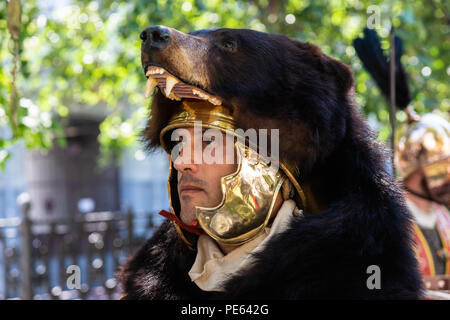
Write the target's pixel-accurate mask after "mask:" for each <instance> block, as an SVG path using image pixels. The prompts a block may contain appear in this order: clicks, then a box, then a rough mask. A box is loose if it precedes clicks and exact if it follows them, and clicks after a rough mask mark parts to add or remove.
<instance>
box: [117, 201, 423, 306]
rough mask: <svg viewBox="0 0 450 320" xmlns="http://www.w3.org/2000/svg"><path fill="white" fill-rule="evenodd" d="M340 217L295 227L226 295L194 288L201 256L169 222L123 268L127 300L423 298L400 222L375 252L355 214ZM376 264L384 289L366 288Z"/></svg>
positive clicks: (327, 215)
mask: <svg viewBox="0 0 450 320" xmlns="http://www.w3.org/2000/svg"><path fill="white" fill-rule="evenodd" d="M340 209H341V210H335V211H332V210H330V211H328V212H321V213H319V214H314V215H305V216H304V217H303V218H301V219H294V220H293V222H292V224H291V226H290V228H289V229H287V230H286V231H285V232H282V233H280V234H278V235H277V236H276V237H275V238H274V239H272V240H271V241H270V242H268V243H267V247H266V249H265V250H264V251H263V252H260V253H258V254H256V256H255V258H256V259H255V262H254V263H253V265H251V266H250V267H248V268H247V269H246V270H241V271H240V272H239V273H238V274H236V275H234V276H233V277H232V278H231V279H230V280H229V281H228V282H226V283H225V284H224V288H225V290H226V292H206V291H202V290H201V289H200V288H198V287H197V285H196V284H195V283H194V282H192V281H191V279H190V278H189V275H188V271H189V270H190V268H191V267H192V265H193V263H194V260H195V257H196V251H192V250H190V249H188V248H187V246H186V244H185V243H184V242H182V241H181V240H180V237H179V235H178V233H177V231H176V229H175V227H174V226H173V225H172V223H171V222H170V221H168V220H167V221H165V222H164V223H163V224H162V225H161V226H160V228H159V229H158V230H157V231H156V232H155V234H154V235H153V237H152V238H151V239H149V240H148V241H147V243H145V245H144V246H142V247H141V248H140V250H138V251H137V252H136V253H135V254H134V255H133V256H131V257H130V258H129V259H128V261H127V262H126V263H125V264H124V265H123V266H122V268H121V270H120V272H119V275H118V276H119V279H120V281H121V284H122V287H123V289H124V292H125V293H126V296H125V299H158V300H168V299H183V300H184V299H417V298H420V296H421V290H420V288H421V285H420V278H419V276H418V272H417V270H416V269H415V266H416V264H415V261H414V260H413V256H412V255H410V254H409V251H408V250H405V248H404V239H402V237H404V236H405V234H404V232H396V231H395V230H396V229H397V228H396V227H398V226H396V224H398V223H399V219H393V221H392V222H391V224H388V225H387V230H386V233H388V234H390V240H389V241H387V242H385V243H384V245H379V244H378V245H377V244H376V242H374V240H375V239H370V235H369V240H368V239H367V238H366V237H365V236H364V233H360V232H359V230H357V229H355V230H354V231H352V230H351V229H352V228H351V227H352V226H354V225H355V224H356V225H357V224H358V222H356V221H358V218H357V216H358V215H359V214H360V212H359V210H358V208H345V207H341V208H340ZM342 210H345V211H347V214H345V215H343V214H342ZM390 226H391V227H390ZM364 227H365V228H367V227H368V226H367V225H366V226H364ZM397 230H398V229H397ZM366 235H367V234H366ZM406 236H407V235H406ZM359 237H362V238H359ZM402 247H403V248H402ZM373 264H375V265H377V266H379V267H380V271H381V289H372V290H370V289H368V287H367V281H368V279H369V277H370V276H371V272H368V271H367V268H368V266H370V265H373Z"/></svg>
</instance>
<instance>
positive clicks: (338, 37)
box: [0, 0, 450, 166]
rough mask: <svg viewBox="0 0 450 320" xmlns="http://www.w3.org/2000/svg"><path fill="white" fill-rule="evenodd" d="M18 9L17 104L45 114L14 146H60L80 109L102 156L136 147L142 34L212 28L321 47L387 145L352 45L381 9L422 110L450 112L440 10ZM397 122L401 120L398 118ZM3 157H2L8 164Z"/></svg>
mask: <svg viewBox="0 0 450 320" xmlns="http://www.w3.org/2000/svg"><path fill="white" fill-rule="evenodd" d="M7 3H8V2H7V1H2V2H0V63H1V64H0V68H1V69H2V72H0V128H3V129H4V128H5V127H9V126H10V122H9V120H8V118H7V113H6V112H7V110H8V99H7V97H8V95H9V92H10V84H9V83H10V81H11V75H10V71H11V68H12V58H11V54H10V52H9V51H8V41H9V34H8V33H7V22H6V11H7V10H6V6H7ZM55 3H56V2H55ZM21 4H22V13H23V14H22V25H21V31H22V32H21V34H20V37H19V41H20V69H19V77H18V90H19V93H20V97H21V98H24V99H28V100H30V101H32V103H33V104H34V105H35V106H36V107H37V109H39V112H37V113H36V114H35V115H34V118H32V119H31V120H30V118H27V117H30V114H29V109H28V108H25V107H23V106H19V109H18V116H19V117H21V119H20V121H19V122H18V123H19V125H18V134H19V136H18V138H20V139H23V140H25V143H26V145H27V146H28V147H50V146H51V143H52V139H57V141H59V142H60V143H62V141H63V140H62V137H63V134H62V131H61V126H62V124H63V121H64V120H65V119H67V118H69V117H70V116H71V113H74V111H75V107H74V106H76V111H77V112H79V111H80V110H81V109H83V111H84V112H85V113H93V114H98V113H99V114H101V115H102V116H104V117H106V118H105V121H104V122H103V124H102V125H101V127H100V130H101V135H100V137H99V140H100V142H101V144H102V150H103V152H104V154H112V153H114V152H116V151H117V150H120V149H121V148H122V147H123V146H127V145H130V144H132V143H134V142H135V141H136V140H137V138H138V137H139V132H140V131H141V130H142V128H143V127H144V124H145V119H146V118H147V117H148V105H149V102H150V101H149V100H145V99H144V88H145V82H146V79H145V76H144V75H143V72H142V68H141V66H140V40H139V33H140V32H141V31H142V30H143V29H144V28H145V27H147V26H149V25H156V24H162V25H167V26H171V27H174V28H177V29H179V30H181V31H184V32H189V31H191V30H194V29H203V28H214V27H229V28H252V29H255V30H259V31H266V32H270V33H283V34H286V35H288V36H290V37H292V38H295V39H298V40H302V41H310V42H313V43H316V44H318V45H319V46H320V47H321V48H322V49H323V51H324V52H325V53H327V54H330V55H331V56H333V57H336V58H338V59H340V60H342V61H343V62H345V63H347V64H348V65H350V66H351V68H352V70H353V71H354V73H355V81H356V100H357V102H358V103H359V104H360V105H361V110H362V111H363V112H364V113H365V114H366V116H368V118H369V119H370V121H369V122H370V123H371V124H372V125H373V127H374V128H375V129H377V130H379V138H380V139H381V140H385V139H387V138H388V137H389V134H390V129H389V116H388V113H387V112H388V111H387V110H388V105H387V102H386V101H385V100H384V98H383V97H382V96H381V94H380V91H379V90H378V88H377V87H376V86H375V84H374V82H373V81H372V79H371V78H370V76H369V75H368V74H367V72H366V71H365V70H364V69H363V68H362V66H361V62H360V61H359V59H358V58H357V56H356V55H355V51H354V49H353V47H352V46H351V44H352V40H353V39H354V38H355V37H356V36H358V35H359V34H360V32H361V31H362V29H363V28H364V27H365V25H366V23H367V19H368V15H369V13H368V12H367V8H368V7H369V6H371V5H375V6H377V8H379V10H380V14H381V16H380V26H379V28H378V29H377V32H378V33H379V34H380V36H381V37H382V38H383V41H382V45H383V48H384V49H386V50H387V49H388V48H389V43H388V41H387V36H388V33H389V29H390V26H391V21H392V22H393V24H394V26H395V27H396V30H397V34H398V35H399V36H400V37H401V38H402V39H403V42H404V51H405V53H404V57H403V59H402V63H403V64H404V66H405V69H406V71H407V73H408V75H409V79H410V88H411V92H412V96H413V97H414V100H413V102H412V104H413V105H414V107H415V108H416V110H417V111H418V112H421V113H422V112H428V111H430V110H433V109H436V108H440V109H441V110H442V111H443V112H449V109H450V102H449V101H450V100H449V98H448V97H449V93H450V89H449V86H448V78H449V76H450V65H449V61H450V42H449V41H448V37H449V32H450V26H449V25H448V22H447V21H446V16H445V12H446V10H447V9H446V8H445V7H444V1H437V0H434V1H430V2H429V3H428V4H427V5H423V3H422V2H421V1H417V0H414V1H397V2H388V1H381V0H370V1H369V0H348V1H343V0H333V1H329V0H314V1H312V0H289V1H270V0H255V1H238V0H230V1H216V0H207V1H206V0H204V1H194V0H153V1H137V0H133V1H125V0H103V1H82V0H74V1H71V2H70V5H68V6H56V9H54V10H47V11H45V10H41V9H40V8H38V7H37V1H36V0H29V1H21ZM292 22H293V23H292ZM99 110H101V111H99ZM49 116H50V117H49ZM397 119H398V121H401V119H403V118H402V115H401V113H400V115H398V116H397ZM130 128H131V131H130ZM3 131H5V130H3ZM6 131H7V130H6ZM2 139H3V140H2ZM9 140H11V136H10V135H5V136H0V149H1V150H6V149H7V147H8V144H10V143H11V141H9ZM6 158H7V156H5V153H3V157H2V159H3V162H4V161H5V159H6ZM0 166H1V161H0Z"/></svg>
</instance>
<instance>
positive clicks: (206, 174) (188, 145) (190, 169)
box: [173, 127, 238, 224]
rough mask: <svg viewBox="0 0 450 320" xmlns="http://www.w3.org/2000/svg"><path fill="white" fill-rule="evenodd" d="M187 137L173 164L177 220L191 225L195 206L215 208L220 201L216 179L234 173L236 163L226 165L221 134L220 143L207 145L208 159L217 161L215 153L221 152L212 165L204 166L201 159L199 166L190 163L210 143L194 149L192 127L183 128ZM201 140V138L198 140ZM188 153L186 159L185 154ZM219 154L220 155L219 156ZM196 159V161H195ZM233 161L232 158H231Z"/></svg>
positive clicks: (220, 191) (218, 183) (224, 147)
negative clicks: (176, 184)
mask: <svg viewBox="0 0 450 320" xmlns="http://www.w3.org/2000/svg"><path fill="white" fill-rule="evenodd" d="M186 130H187V132H188V133H189V135H190V138H189V139H185V140H184V144H183V146H182V148H181V149H180V154H179V156H178V157H177V158H176V159H175V161H174V164H173V165H174V168H175V169H176V170H177V171H178V173H177V178H178V197H179V199H180V206H181V212H180V217H181V220H182V221H183V222H184V223H186V224H191V222H192V221H194V220H195V219H196V217H195V206H201V207H215V206H217V205H218V204H219V203H220V202H221V201H222V190H221V186H220V178H222V177H223V176H226V175H229V174H231V173H233V172H235V171H236V170H237V166H238V165H237V163H236V161H233V163H231V164H230V163H226V162H227V161H226V159H225V157H226V151H227V150H226V149H227V148H226V143H225V141H226V138H225V134H222V135H223V136H222V138H223V139H222V141H223V143H221V144H216V145H214V146H213V147H212V146H210V147H209V148H210V149H209V150H211V153H210V154H211V156H212V157H215V159H217V158H218V157H217V155H216V153H215V152H216V151H218V150H222V152H221V155H222V157H220V158H219V159H218V160H219V161H215V163H211V164H208V163H206V162H205V161H204V160H203V161H201V163H199V164H197V163H194V159H195V156H196V152H197V157H199V156H200V155H198V153H199V152H201V153H202V154H203V153H204V150H205V148H207V147H208V145H210V144H211V143H213V144H214V143H216V142H214V141H212V142H206V141H202V147H201V148H194V128H192V127H191V128H186ZM200 141H201V138H200ZM188 150H190V154H189V152H188V154H189V155H190V156H187V157H186V155H185V152H187V151H188ZM219 154H220V153H219ZM197 159H198V158H197ZM235 160H236V156H235Z"/></svg>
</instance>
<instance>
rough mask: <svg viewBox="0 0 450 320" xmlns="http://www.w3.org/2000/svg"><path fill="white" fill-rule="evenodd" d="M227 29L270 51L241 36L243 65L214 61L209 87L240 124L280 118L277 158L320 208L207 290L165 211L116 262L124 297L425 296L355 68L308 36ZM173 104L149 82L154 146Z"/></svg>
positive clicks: (274, 122)
mask: <svg viewBox="0 0 450 320" xmlns="http://www.w3.org/2000/svg"><path fill="white" fill-rule="evenodd" d="M225 31H226V30H225ZM228 31H229V30H228ZM204 32H205V33H208V32H207V31H204ZM212 32H213V31H210V32H209V33H212ZM234 32H238V33H239V36H240V39H241V40H242V41H244V42H248V44H251V46H250V47H252V46H253V47H255V46H256V47H261V48H266V49H267V52H270V53H271V54H270V55H267V54H260V55H255V54H251V53H249V54H247V55H245V53H246V52H245V47H244V49H243V50H244V51H243V52H241V55H240V57H241V60H239V66H240V69H239V72H235V71H234V70H236V69H232V68H221V67H220V66H223V64H220V65H215V67H214V68H211V70H212V71H211V72H213V73H212V74H211V75H210V78H211V79H212V78H213V80H214V85H212V87H211V88H208V89H210V90H211V92H212V93H214V94H217V96H219V97H221V98H223V101H225V102H226V103H227V104H229V106H230V107H231V108H233V117H234V118H235V121H236V128H241V129H243V130H244V131H245V130H247V129H249V128H254V129H256V130H258V129H261V128H263V129H267V130H268V131H270V129H273V128H275V129H279V141H281V142H282V143H280V146H279V155H280V159H281V160H283V161H286V162H288V163H290V164H294V165H296V166H297V167H298V168H299V170H300V176H299V177H298V181H299V183H300V185H301V186H302V187H303V189H304V192H305V195H306V199H307V201H308V200H311V199H313V198H314V199H316V201H317V203H318V209H319V210H309V209H308V205H309V203H308V204H307V205H306V209H305V210H304V218H303V219H301V220H298V221H294V222H293V223H292V224H291V225H290V227H289V228H288V229H287V230H285V231H284V232H282V233H280V234H279V235H277V236H276V237H274V238H273V239H271V241H269V243H268V244H267V247H266V249H265V250H264V251H262V252H259V253H258V254H257V255H256V256H255V259H254V260H253V264H252V265H250V266H248V268H247V269H246V270H241V271H240V272H239V273H238V274H235V275H234V276H233V277H232V278H230V279H229V281H228V282H226V283H225V284H224V288H225V292H206V291H202V290H201V289H199V288H198V287H197V285H196V284H195V283H193V282H191V279H190V277H189V275H188V271H189V270H190V268H191V267H192V265H193V263H194V260H195V257H196V252H195V251H191V250H189V249H188V248H187V246H186V245H185V244H184V243H183V242H182V241H181V240H180V238H179V236H178V234H177V232H176V229H175V227H174V226H173V225H172V223H170V222H168V221H166V222H164V223H163V224H162V226H161V227H160V228H159V230H157V231H156V233H155V234H154V236H153V237H152V238H151V239H149V240H148V241H147V243H145V245H143V247H142V248H141V249H140V250H138V251H137V252H136V253H135V254H134V255H133V256H131V257H130V258H129V259H128V261H127V262H126V263H125V264H124V265H123V266H122V267H121V269H120V270H119V272H118V278H119V280H120V282H121V286H122V288H123V290H124V292H125V293H126V294H127V296H126V297H127V298H128V299H416V298H420V297H421V296H422V288H423V287H422V280H421V277H420V273H419V269H418V264H417V260H416V259H415V255H414V250H413V248H414V247H413V246H414V242H413V240H412V224H411V221H412V220H411V219H412V218H411V216H410V214H409V212H408V208H407V207H406V204H405V200H404V195H403V191H402V189H401V186H400V184H399V183H398V182H397V181H396V180H395V178H394V177H392V175H391V174H390V173H389V172H388V169H387V167H388V163H387V160H388V159H390V158H391V154H390V152H389V151H388V150H386V148H385V146H384V145H383V144H382V143H380V142H378V141H377V139H376V135H375V134H374V132H373V131H372V130H371V128H370V127H369V126H368V124H367V123H366V121H365V119H364V117H363V116H362V114H361V113H360V111H359V108H358V106H357V105H356V104H355V102H354V81H353V75H352V72H351V70H350V68H349V67H348V66H346V65H345V64H343V63H341V62H339V61H337V60H335V59H333V58H331V57H328V56H327V55H325V54H324V53H322V51H321V50H320V48H318V47H317V46H315V45H313V44H310V43H303V42H300V41H297V40H294V39H290V38H288V37H285V36H283V35H270V34H265V33H260V32H256V31H253V30H242V29H240V30H237V31H236V30H235V31H234ZM185 36H186V37H188V36H189V35H185ZM211 36H212V35H211ZM205 39H206V38H205ZM208 39H209V38H208ZM144 50H145V48H144ZM163 62H164V61H159V63H163ZM214 63H215V62H214V61H205V64H206V65H211V64H214ZM280 63H281V64H282V66H283V67H281V68H280ZM230 70H233V72H231V71H230ZM248 75H251V76H252V81H250V82H248V78H249V77H248ZM280 79H282V81H281V80H280ZM228 102H229V103H228ZM178 104H179V102H178V101H173V100H170V99H167V98H166V97H164V95H163V94H162V93H161V92H160V90H155V94H154V96H153V99H152V106H151V116H150V117H149V120H148V124H147V127H146V129H145V130H144V136H145V141H146V142H147V147H148V149H149V150H150V151H151V150H156V149H157V148H159V147H160V139H159V136H160V132H161V130H162V129H163V128H164V127H165V126H166V125H167V123H168V121H169V119H170V117H171V116H172V115H173V113H174V110H176V108H177V106H178ZM269 149H270V148H269ZM296 178H297V177H296ZM311 207H312V206H311ZM193 237H196V236H195V235H193ZM195 247H196V246H195V245H194V248H195ZM372 265H376V266H378V267H379V270H380V273H381V288H380V289H372V290H370V289H368V286H367V282H369V284H370V281H371V280H370V279H369V278H370V276H371V275H372V273H371V271H370V270H372V268H370V266H372ZM368 268H369V269H368ZM372 272H373V271H372Z"/></svg>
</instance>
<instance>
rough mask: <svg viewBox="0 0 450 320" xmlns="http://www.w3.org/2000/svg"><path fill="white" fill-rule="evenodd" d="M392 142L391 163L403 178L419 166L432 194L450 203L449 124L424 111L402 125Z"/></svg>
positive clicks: (436, 198)
mask: <svg viewBox="0 0 450 320" xmlns="http://www.w3.org/2000/svg"><path fill="white" fill-rule="evenodd" d="M397 137H399V138H398V139H397V141H398V142H397V144H396V149H397V150H396V153H395V164H396V168H397V170H398V173H399V175H400V176H401V177H402V178H404V179H406V178H407V177H408V176H409V175H410V174H411V173H413V172H414V171H415V170H417V169H419V168H421V169H422V170H423V174H424V176H425V179H426V183H427V187H428V190H429V193H430V195H431V196H432V198H433V199H434V200H435V201H437V202H439V203H442V204H445V205H446V206H447V207H448V206H449V205H450V124H449V122H448V121H446V120H445V119H444V118H442V117H440V116H438V115H436V114H432V113H430V114H425V115H423V116H421V117H420V119H419V120H418V121H414V122H412V123H411V124H408V125H404V127H402V128H401V129H400V130H399V132H398V136H397Z"/></svg>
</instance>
